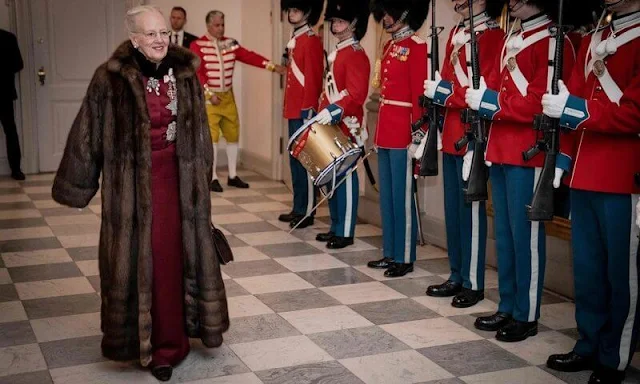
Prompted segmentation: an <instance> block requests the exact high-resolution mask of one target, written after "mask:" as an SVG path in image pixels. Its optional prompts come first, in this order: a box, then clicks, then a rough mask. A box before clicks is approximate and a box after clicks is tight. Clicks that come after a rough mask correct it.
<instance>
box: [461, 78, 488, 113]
mask: <svg viewBox="0 0 640 384" xmlns="http://www.w3.org/2000/svg"><path fill="white" fill-rule="evenodd" d="M486 90H487V83H486V82H485V81H484V76H482V77H480V88H478V89H473V88H472V87H469V88H467V93H466V94H465V96H464V100H465V101H466V102H467V105H468V106H469V108H471V109H473V110H474V111H477V110H479V109H480V103H481V102H482V96H484V92H485V91H486Z"/></svg>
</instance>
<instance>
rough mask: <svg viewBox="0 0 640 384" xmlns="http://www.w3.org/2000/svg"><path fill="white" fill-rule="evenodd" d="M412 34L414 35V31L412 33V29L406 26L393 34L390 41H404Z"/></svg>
mask: <svg viewBox="0 0 640 384" xmlns="http://www.w3.org/2000/svg"><path fill="white" fill-rule="evenodd" d="M414 33H415V31H414V30H413V29H411V27H409V26H408V25H407V26H404V27H402V28H401V29H400V30H399V31H397V32H394V33H393V34H392V35H391V39H392V40H393V41H400V40H404V39H406V38H407V37H409V36H412V35H413V34H414Z"/></svg>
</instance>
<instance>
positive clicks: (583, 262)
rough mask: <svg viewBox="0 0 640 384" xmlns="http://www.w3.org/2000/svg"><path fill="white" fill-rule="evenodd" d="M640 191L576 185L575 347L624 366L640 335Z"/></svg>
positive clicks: (612, 364)
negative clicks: (639, 212)
mask: <svg viewBox="0 0 640 384" xmlns="http://www.w3.org/2000/svg"><path fill="white" fill-rule="evenodd" d="M637 202H638V195H633V196H632V195H619V194H610V193H600V192H589V191H578V190H573V189H572V190H571V236H572V238H571V245H572V247H573V275H574V281H575V290H576V321H577V323H578V331H579V332H580V340H579V341H578V342H577V343H576V346H575V348H574V350H575V352H576V353H577V354H579V355H581V356H593V357H596V358H597V360H598V362H599V363H600V364H602V365H604V366H606V367H609V368H612V369H617V370H619V371H623V370H625V369H626V368H627V366H628V365H629V362H630V359H631V357H632V356H633V353H634V351H635V347H636V341H637V337H638V326H639V324H637V322H636V319H637V316H638V232H639V230H638V227H637V226H636V224H635V219H636V214H635V207H636V203H637Z"/></svg>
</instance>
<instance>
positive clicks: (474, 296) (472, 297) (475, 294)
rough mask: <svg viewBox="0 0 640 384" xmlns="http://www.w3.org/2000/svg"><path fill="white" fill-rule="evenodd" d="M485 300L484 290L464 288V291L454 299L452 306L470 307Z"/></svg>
mask: <svg viewBox="0 0 640 384" xmlns="http://www.w3.org/2000/svg"><path fill="white" fill-rule="evenodd" d="M482 300H484V290H482V291H474V290H472V289H467V288H462V292H460V293H458V294H457V295H456V296H455V297H454V298H453V300H451V306H452V307H455V308H469V307H473V306H474V305H476V304H478V303H479V302H480V301H482Z"/></svg>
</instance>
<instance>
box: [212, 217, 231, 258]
mask: <svg viewBox="0 0 640 384" xmlns="http://www.w3.org/2000/svg"><path fill="white" fill-rule="evenodd" d="M211 238H212V239H213V247H214V248H215V250H216V254H217V255H218V261H220V264H222V265H225V264H227V263H230V262H232V261H233V251H232V250H231V246H229V242H228V241H227V238H226V237H225V236H224V233H222V231H221V230H219V229H218V228H216V227H215V226H214V225H213V223H211Z"/></svg>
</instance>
